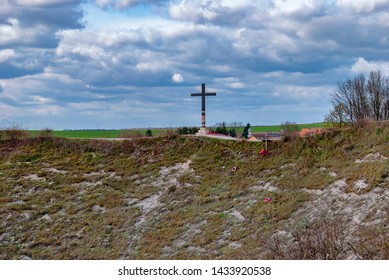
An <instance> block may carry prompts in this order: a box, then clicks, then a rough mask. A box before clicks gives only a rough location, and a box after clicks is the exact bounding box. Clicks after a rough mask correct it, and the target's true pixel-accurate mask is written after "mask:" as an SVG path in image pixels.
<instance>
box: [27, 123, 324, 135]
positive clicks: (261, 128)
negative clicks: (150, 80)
mask: <svg viewBox="0 0 389 280" xmlns="http://www.w3.org/2000/svg"><path fill="white" fill-rule="evenodd" d="M325 126H326V124H325V123H310V124H298V127H299V129H300V130H301V129H302V128H323V127H325ZM150 130H151V131H152V133H153V136H158V135H165V134H166V133H169V132H173V131H175V130H176V129H175V128H159V129H155V128H154V129H150ZM236 130H237V132H242V130H243V127H237V128H236ZM280 130H281V125H259V126H257V125H256V126H252V127H251V131H252V132H279V131H280ZM146 131H147V128H146V129H129V130H124V129H116V130H115V129H112V130H111V129H110V130H105V129H104V130H98V129H91V130H89V129H86V130H54V131H53V132H52V135H53V136H56V137H64V138H127V137H128V138H131V137H136V136H138V137H140V136H145V135H146ZM29 132H30V133H31V135H32V136H37V135H39V133H40V131H38V130H30V131H29Z"/></svg>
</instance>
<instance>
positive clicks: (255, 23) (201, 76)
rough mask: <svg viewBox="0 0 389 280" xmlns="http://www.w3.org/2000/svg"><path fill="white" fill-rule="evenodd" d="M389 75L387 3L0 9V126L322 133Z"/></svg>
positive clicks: (0, 3) (18, 2)
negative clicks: (334, 100)
mask: <svg viewBox="0 0 389 280" xmlns="http://www.w3.org/2000/svg"><path fill="white" fill-rule="evenodd" d="M372 70H381V71H382V72H383V74H385V75H389V1H387V0H369V1H368V0H332V1H321V0H318V1H312V0H295V1H292V0H290V1H288V0H284V1H282V0H264V1H254V0H241V1H236V0H235V1H233V0H218V1H207V0H199V1H193V0H174V1H164V0H148V1H138V0H119V1H113V0H95V1H93V0H89V1H79V0H0V121H1V124H0V126H1V127H4V126H6V125H7V124H8V123H19V124H21V125H22V126H23V127H25V128H29V129H42V128H46V127H50V128H54V129H66V128H74V129H75V128H96V127H99V128H133V127H169V126H183V125H187V126H192V125H193V126H200V125H201V115H200V105H201V102H200V98H198V97H191V96H190V93H192V92H199V91H200V85H201V83H206V85H207V90H208V91H212V92H217V96H216V97H210V98H207V124H208V125H212V124H215V123H217V122H221V121H226V122H233V121H238V122H243V123H246V122H250V123H251V124H279V123H281V122H284V121H294V122H297V123H308V122H320V121H323V119H324V115H325V114H326V113H328V111H329V109H330V108H331V103H330V95H331V93H332V92H333V91H334V90H335V88H336V84H337V82H338V81H341V80H344V79H345V78H347V77H353V76H355V75H357V74H359V73H365V74H366V73H368V72H369V71H372Z"/></svg>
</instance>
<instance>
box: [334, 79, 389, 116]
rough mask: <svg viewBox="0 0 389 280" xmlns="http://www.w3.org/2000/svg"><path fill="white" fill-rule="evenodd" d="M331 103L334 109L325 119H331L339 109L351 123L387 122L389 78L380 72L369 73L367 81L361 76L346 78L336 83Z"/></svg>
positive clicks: (388, 112) (388, 113)
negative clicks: (361, 121)
mask: <svg viewBox="0 0 389 280" xmlns="http://www.w3.org/2000/svg"><path fill="white" fill-rule="evenodd" d="M331 102H332V104H333V106H334V108H333V110H332V111H331V112H330V113H329V114H328V115H327V117H330V118H332V119H333V117H334V116H335V117H336V114H337V113H339V112H340V111H339V110H338V109H339V108H341V109H342V110H341V111H342V113H343V115H344V117H345V119H347V120H348V121H350V122H352V123H355V122H357V121H359V120H362V119H366V118H373V119H374V120H376V121H380V120H389V78H388V77H387V78H385V77H383V76H382V74H381V72H380V71H372V72H370V74H369V78H368V80H367V81H366V78H365V76H364V75H363V74H360V75H358V76H356V77H355V78H353V79H351V78H347V79H346V80H345V81H343V82H338V86H337V89H336V90H335V92H334V93H333V95H332V98H331ZM337 106H338V108H337V109H336V107H337Z"/></svg>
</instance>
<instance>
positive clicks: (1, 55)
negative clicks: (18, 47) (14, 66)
mask: <svg viewBox="0 0 389 280" xmlns="http://www.w3.org/2000/svg"><path fill="white" fill-rule="evenodd" d="M14 56H15V51H14V50H12V49H5V50H0V63H1V62H5V61H7V60H9V59H10V58H12V57H14Z"/></svg>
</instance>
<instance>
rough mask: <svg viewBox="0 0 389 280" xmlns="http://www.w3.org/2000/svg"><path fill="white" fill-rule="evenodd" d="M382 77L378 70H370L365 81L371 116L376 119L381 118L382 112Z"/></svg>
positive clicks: (383, 98) (383, 85)
mask: <svg viewBox="0 0 389 280" xmlns="http://www.w3.org/2000/svg"><path fill="white" fill-rule="evenodd" d="M384 87H385V82H384V78H383V77H382V75H381V72H380V71H372V72H370V75H369V80H368V82H367V92H368V100H369V107H370V113H371V117H372V118H373V119H374V120H376V121H380V120H382V116H383V113H384V100H385V97H384Z"/></svg>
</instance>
